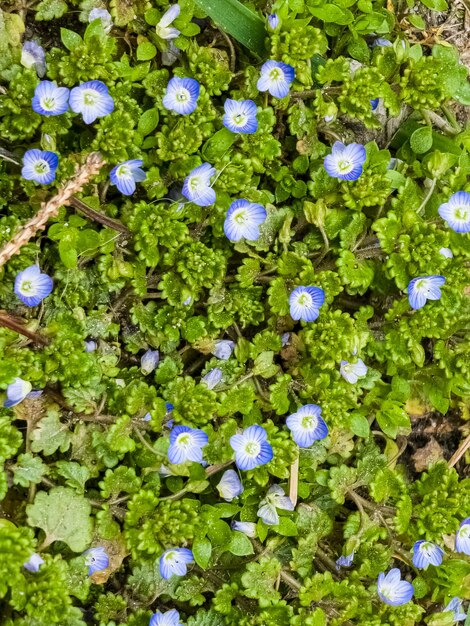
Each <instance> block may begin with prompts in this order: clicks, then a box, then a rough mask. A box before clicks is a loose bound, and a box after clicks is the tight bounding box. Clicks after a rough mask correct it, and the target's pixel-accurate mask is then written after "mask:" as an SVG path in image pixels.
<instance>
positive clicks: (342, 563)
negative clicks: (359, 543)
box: [336, 550, 355, 570]
mask: <svg viewBox="0 0 470 626" xmlns="http://www.w3.org/2000/svg"><path fill="white" fill-rule="evenodd" d="M354 554H355V553H354V550H353V551H352V552H351V554H347V555H346V556H340V557H339V559H336V569H337V570H339V569H341V568H342V567H350V566H351V565H352V562H353V561H354Z"/></svg>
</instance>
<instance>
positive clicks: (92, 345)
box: [85, 339, 98, 352]
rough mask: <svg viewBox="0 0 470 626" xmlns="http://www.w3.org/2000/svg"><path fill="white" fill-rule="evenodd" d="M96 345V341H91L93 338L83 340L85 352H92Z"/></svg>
mask: <svg viewBox="0 0 470 626" xmlns="http://www.w3.org/2000/svg"><path fill="white" fill-rule="evenodd" d="M97 347H98V344H97V343H96V341H93V339H91V340H90V341H85V352H94V351H95V350H96V348H97Z"/></svg>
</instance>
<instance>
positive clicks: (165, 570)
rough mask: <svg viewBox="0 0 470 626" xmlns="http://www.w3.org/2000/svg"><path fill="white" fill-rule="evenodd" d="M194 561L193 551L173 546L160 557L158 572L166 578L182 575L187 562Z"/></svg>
mask: <svg viewBox="0 0 470 626" xmlns="http://www.w3.org/2000/svg"><path fill="white" fill-rule="evenodd" d="M193 561H194V557H193V553H192V552H191V550H188V548H173V549H172V550H167V551H166V552H164V553H163V554H162V556H161V557H160V574H161V577H162V578H165V580H166V579H168V578H171V577H172V576H184V575H185V574H186V572H187V571H188V565H189V563H192V562H193Z"/></svg>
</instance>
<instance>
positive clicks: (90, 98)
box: [83, 90, 98, 106]
mask: <svg viewBox="0 0 470 626" xmlns="http://www.w3.org/2000/svg"><path fill="white" fill-rule="evenodd" d="M97 95H98V94H97V93H96V92H94V91H91V90H90V91H84V92H83V103H84V104H86V105H87V106H94V105H95V104H96V102H97V99H98V98H97Z"/></svg>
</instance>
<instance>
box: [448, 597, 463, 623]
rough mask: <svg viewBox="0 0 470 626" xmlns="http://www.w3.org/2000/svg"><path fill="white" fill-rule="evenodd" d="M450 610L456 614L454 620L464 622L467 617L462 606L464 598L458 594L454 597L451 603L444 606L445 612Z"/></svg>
mask: <svg viewBox="0 0 470 626" xmlns="http://www.w3.org/2000/svg"><path fill="white" fill-rule="evenodd" d="M447 611H450V612H452V613H453V614H454V622H463V620H464V619H466V618H467V614H466V613H464V611H463V607H462V600H461V599H460V598H458V597H457V596H455V597H453V598H452V600H451V601H450V602H449V604H448V605H447V606H446V607H445V608H444V610H443V612H444V613H446V612H447Z"/></svg>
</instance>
